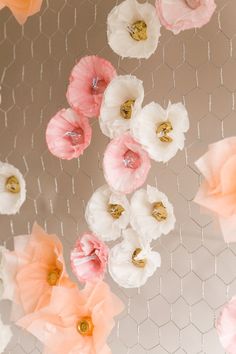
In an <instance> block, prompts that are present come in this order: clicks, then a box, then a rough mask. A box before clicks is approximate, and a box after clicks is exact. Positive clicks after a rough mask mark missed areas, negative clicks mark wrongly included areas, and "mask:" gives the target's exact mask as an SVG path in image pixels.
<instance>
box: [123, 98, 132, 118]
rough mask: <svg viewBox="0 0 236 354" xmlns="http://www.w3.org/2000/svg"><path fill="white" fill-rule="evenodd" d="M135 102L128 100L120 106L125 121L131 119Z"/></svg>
mask: <svg viewBox="0 0 236 354" xmlns="http://www.w3.org/2000/svg"><path fill="white" fill-rule="evenodd" d="M134 102H135V100H127V101H125V102H124V103H123V104H122V105H121V106H120V115H121V117H122V118H124V119H130V118H131V115H132V109H133V105H134Z"/></svg>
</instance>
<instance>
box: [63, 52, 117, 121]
mask: <svg viewBox="0 0 236 354" xmlns="http://www.w3.org/2000/svg"><path fill="white" fill-rule="evenodd" d="M115 76H116V70H115V68H114V67H113V66H112V64H111V63H110V62H109V61H107V60H105V59H103V58H100V57H97V56H95V55H92V56H87V57H84V58H82V59H81V60H80V61H79V62H78V63H77V64H76V65H75V67H74V68H73V70H72V72H71V75H70V83H69V86H68V89H67V95H66V96H67V100H68V102H69V104H70V106H71V107H72V108H73V109H74V110H75V111H78V112H82V113H83V114H84V115H85V116H87V117H98V116H99V113H100V106H101V102H102V98H103V92H104V91H105V89H106V87H107V85H108V84H109V82H110V81H111V80H112V79H113V78H114V77H115Z"/></svg>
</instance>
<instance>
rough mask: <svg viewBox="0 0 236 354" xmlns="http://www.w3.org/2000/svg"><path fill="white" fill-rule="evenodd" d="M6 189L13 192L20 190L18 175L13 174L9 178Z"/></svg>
mask: <svg viewBox="0 0 236 354" xmlns="http://www.w3.org/2000/svg"><path fill="white" fill-rule="evenodd" d="M6 190H7V191H8V192H10V193H13V194H15V193H19V192H20V183H19V180H18V178H17V177H16V176H11V177H9V178H8V179H7V181H6Z"/></svg>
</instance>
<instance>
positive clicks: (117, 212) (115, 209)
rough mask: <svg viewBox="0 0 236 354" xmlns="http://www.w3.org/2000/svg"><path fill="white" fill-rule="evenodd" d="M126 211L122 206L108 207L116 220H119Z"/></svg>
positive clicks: (110, 205)
mask: <svg viewBox="0 0 236 354" xmlns="http://www.w3.org/2000/svg"><path fill="white" fill-rule="evenodd" d="M124 211H125V209H124V208H123V207H122V205H120V204H109V205H108V213H109V214H111V216H112V217H113V218H114V219H119V218H120V217H121V215H122V213H123V212H124Z"/></svg>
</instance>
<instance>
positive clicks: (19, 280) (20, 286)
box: [5, 224, 75, 314]
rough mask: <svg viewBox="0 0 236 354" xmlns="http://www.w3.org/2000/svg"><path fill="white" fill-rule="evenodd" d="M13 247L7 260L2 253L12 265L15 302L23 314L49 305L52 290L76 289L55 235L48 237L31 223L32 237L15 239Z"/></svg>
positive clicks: (6, 255)
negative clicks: (55, 288) (56, 288)
mask: <svg viewBox="0 0 236 354" xmlns="http://www.w3.org/2000/svg"><path fill="white" fill-rule="evenodd" d="M14 246H15V247H14V248H15V249H14V251H13V252H9V257H8V254H5V263H7V262H9V264H12V265H14V268H15V279H14V281H15V290H14V301H15V302H17V303H19V305H20V306H21V307H22V310H23V312H24V313H25V314H28V313H31V312H34V311H36V310H38V309H40V308H42V307H44V306H46V305H48V303H49V302H50V297H51V293H52V290H53V288H54V287H57V286H64V287H74V286H75V284H74V283H72V281H71V280H70V279H69V278H68V275H67V273H66V270H65V264H64V259H63V249H62V244H61V242H60V241H59V239H58V237H57V236H56V235H48V234H46V232H44V230H43V229H41V227H40V226H38V225H37V224H34V226H33V230H32V233H31V235H26V236H17V237H15V239H14ZM12 256H14V259H12Z"/></svg>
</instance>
